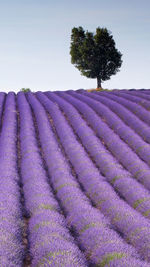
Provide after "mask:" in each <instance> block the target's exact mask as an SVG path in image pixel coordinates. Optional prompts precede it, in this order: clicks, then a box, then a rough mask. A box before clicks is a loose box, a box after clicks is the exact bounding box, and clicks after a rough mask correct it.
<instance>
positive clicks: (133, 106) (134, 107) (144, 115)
mask: <svg viewBox="0 0 150 267" xmlns="http://www.w3.org/2000/svg"><path fill="white" fill-rule="evenodd" d="M101 95H102V96H106V97H108V99H109V98H110V99H112V100H114V101H116V102H117V103H120V104H121V105H123V106H124V107H126V108H127V109H129V110H131V111H132V113H133V114H135V115H136V116H137V117H138V118H140V119H141V120H142V121H144V122H146V123H147V124H148V125H149V126H150V114H149V111H147V110H145V108H143V107H141V106H140V105H139V104H140V103H134V102H133V100H134V98H135V97H134V96H132V95H129V98H130V99H128V100H127V99H126V95H127V94H123V93H120V94H119V93H116V92H111V93H107V92H103V93H102V94H101ZM124 95H125V96H124ZM147 102H148V101H147ZM148 104H149V107H150V103H149V102H148Z"/></svg>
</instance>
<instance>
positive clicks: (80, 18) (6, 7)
mask: <svg viewBox="0 0 150 267" xmlns="http://www.w3.org/2000/svg"><path fill="white" fill-rule="evenodd" d="M149 13H150V1H149V0H126V1H124V0H92V1H91V0H76V1H74V0H53V1H52V0H21V1H20V0H0V91H3V92H9V91H14V92H18V91H19V90H20V89H21V88H30V89H31V90H32V91H48V90H49V91H55V90H62V91H65V90H69V89H73V90H77V89H80V88H83V89H90V88H96V87H97V81H96V79H90V78H86V77H84V76H82V75H81V73H80V71H79V70H78V69H77V68H75V66H74V65H73V64H71V56H70V43H71V31H72V28H73V27H79V26H82V27H83V29H84V30H85V31H87V30H88V31H91V32H93V33H94V32H95V31H96V28H97V27H106V28H107V29H108V30H109V31H111V33H112V35H113V38H114V40H115V43H116V48H117V49H118V50H119V51H120V52H121V53H122V54H123V56H122V60H123V63H122V66H121V68H120V71H119V72H118V73H117V74H116V75H113V76H111V78H110V80H108V81H105V82H103V83H102V87H103V88H107V89H132V88H135V89H141V88H145V89H149V88H150V14H149Z"/></svg>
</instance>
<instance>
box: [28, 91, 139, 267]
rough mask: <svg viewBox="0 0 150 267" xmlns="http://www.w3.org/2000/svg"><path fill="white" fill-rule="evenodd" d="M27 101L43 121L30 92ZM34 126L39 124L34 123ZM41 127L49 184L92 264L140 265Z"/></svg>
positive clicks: (49, 135)
mask: <svg viewBox="0 0 150 267" xmlns="http://www.w3.org/2000/svg"><path fill="white" fill-rule="evenodd" d="M37 95H38V96H39V98H40V100H41V101H42V103H43V101H44V99H43V97H42V95H41V94H40V93H39V94H37ZM29 101H31V104H32V106H33V105H34V107H35V105H36V106H37V110H38V111H39V110H40V116H41V120H42V121H43V118H44V117H45V114H44V111H43V112H42V109H41V108H40V106H39V105H38V104H37V103H35V100H34V99H33V98H32V99H31V95H30V99H29ZM44 103H45V101H44ZM55 108H56V110H57V107H56V106H55V105H54V104H52V103H51V105H50V109H51V111H52V112H53V115H54V118H53V119H54V120H55ZM42 113H43V116H42ZM37 118H38V119H39V115H37ZM38 125H41V124H39V123H38ZM42 127H43V128H42ZM42 127H40V128H41V135H42V133H43V131H44V132H47V136H46V137H45V138H48V140H49V142H50V146H48V144H47V146H48V147H47V149H46V148H45V151H46V152H45V158H46V160H47V161H48V162H51V163H50V164H48V167H49V170H50V173H51V179H52V181H53V186H54V188H55V190H56V192H57V197H58V198H59V199H60V201H61V203H62V205H63V207H64V209H65V210H66V213H67V222H68V224H69V225H70V227H71V226H72V227H73V229H74V230H75V232H76V234H77V237H78V241H79V243H80V245H81V247H82V249H83V250H84V251H85V254H86V257H87V258H88V259H89V260H90V262H91V264H92V266H95V264H99V266H105V264H106V263H109V262H110V263H112V264H113V262H118V263H116V264H118V265H116V266H120V264H121V263H122V262H124V264H125V263H126V265H125V266H127V265H128V264H129V266H132V265H133V266H134V265H135V264H137V265H139V266H140V265H141V266H142V262H140V261H139V260H138V256H137V254H136V252H135V250H134V249H133V248H132V247H130V246H128V245H127V244H126V243H125V242H124V241H123V240H122V239H121V238H120V237H119V236H118V235H117V234H116V233H115V232H114V231H112V230H110V229H109V228H108V226H107V224H108V223H107V220H106V219H105V218H104V216H103V215H102V214H101V213H100V212H99V211H97V209H95V208H93V207H92V206H91V204H90V202H89V200H88V199H87V198H86V196H85V195H84V194H83V193H82V191H81V189H80V188H79V185H78V183H77V182H76V180H75V178H74V177H73V176H72V175H71V172H70V169H69V166H68V165H67V162H66V160H65V158H64V157H63V155H62V153H61V151H60V150H59V147H58V144H57V141H56V140H55V138H54V137H53V135H52V133H51V132H50V129H49V134H48V129H47V126H46V129H45V126H44V125H43V124H42ZM44 141H45V140H44V139H42V138H41V144H42V143H45V142H44ZM51 150H52V152H53V154H52V153H51ZM58 158H59V161H58ZM56 168H57V169H56ZM58 170H59V171H58ZM60 177H61V178H60Z"/></svg>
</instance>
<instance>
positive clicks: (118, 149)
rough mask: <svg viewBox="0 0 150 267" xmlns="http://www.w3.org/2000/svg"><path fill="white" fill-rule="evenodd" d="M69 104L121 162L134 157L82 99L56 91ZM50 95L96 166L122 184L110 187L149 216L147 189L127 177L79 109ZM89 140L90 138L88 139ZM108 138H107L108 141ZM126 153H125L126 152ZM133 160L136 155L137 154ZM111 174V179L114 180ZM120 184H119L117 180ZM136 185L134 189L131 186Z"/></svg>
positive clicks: (149, 198)
mask: <svg viewBox="0 0 150 267" xmlns="http://www.w3.org/2000/svg"><path fill="white" fill-rule="evenodd" d="M59 95H60V96H62V97H64V98H65V99H66V100H67V101H69V102H70V103H71V104H72V105H74V106H75V107H76V108H77V109H78V110H79V111H80V112H81V113H82V114H84V116H85V118H86V119H87V121H88V123H90V124H91V125H92V126H93V128H94V130H95V131H96V132H97V134H98V135H99V136H100V137H101V138H103V141H104V142H105V143H106V145H107V146H108V148H109V149H110V150H111V151H112V152H113V154H115V156H116V157H117V158H118V159H119V160H120V161H123V162H125V163H126V162H127V160H129V161H128V162H131V161H133V163H134V164H135V161H134V159H135V160H136V157H137V156H136V154H135V153H133V152H132V151H130V149H129V148H128V146H127V145H125V144H124V143H123V142H122V141H121V140H120V139H119V138H118V136H117V135H116V134H114V133H113V132H112V131H111V130H110V129H109V127H108V126H107V125H106V124H105V123H104V122H103V121H102V120H101V119H100V118H99V117H98V116H97V114H96V113H95V112H94V111H93V110H92V109H91V108H90V107H88V106H87V105H86V104H85V103H83V102H81V101H79V100H77V99H75V98H73V97H71V96H69V95H67V94H66V93H62V92H61V93H59ZM49 96H51V99H52V100H53V101H56V102H57V103H58V104H59V105H60V107H61V108H62V109H63V110H64V111H65V113H66V115H67V116H68V118H69V121H70V123H71V124H72V127H73V128H74V130H75V131H76V132H77V134H78V136H79V137H80V139H81V141H82V143H83V145H84V146H85V147H86V149H87V150H88V152H89V153H90V155H91V156H92V158H93V159H94V160H95V162H96V163H97V166H99V168H100V169H101V171H102V172H103V173H104V175H106V177H107V179H108V180H109V181H110V182H111V183H112V184H113V183H114V182H115V181H116V180H117V179H120V178H121V181H120V183H121V182H122V183H123V185H124V187H120V188H117V187H115V183H114V187H115V189H116V190H118V192H119V193H120V194H121V195H122V196H123V197H124V198H125V199H126V201H127V202H128V203H129V204H130V205H131V206H132V207H134V208H135V209H137V210H139V211H140V212H141V213H142V214H143V215H145V216H146V217H148V218H150V193H149V192H148V191H147V190H146V189H145V188H144V187H143V186H142V185H141V184H139V183H138V182H137V181H136V180H134V179H132V178H131V177H130V174H129V173H128V172H127V171H125V170H124V169H123V168H122V167H121V166H120V164H118V162H116V161H115V159H114V158H113V157H112V155H111V154H110V153H109V152H108V151H107V150H106V149H105V147H104V145H103V144H102V143H101V142H100V141H99V139H98V138H97V137H96V136H95V134H94V132H93V131H92V130H90V129H89V127H88V126H86V123H85V122H84V120H83V119H82V118H81V116H80V115H79V113H78V112H77V111H76V110H75V108H73V107H72V105H70V104H69V103H67V102H66V101H64V100H63V99H62V98H59V97H58V96H56V95H55V94H51V93H49ZM89 140H90V142H89ZM110 140H111V142H110ZM126 155H127V156H126ZM137 163H140V161H139V162H138V158H137ZM114 177H115V181H114ZM122 178H124V179H125V180H123V179H122ZM120 186H121V184H120ZM135 189H136V190H135Z"/></svg>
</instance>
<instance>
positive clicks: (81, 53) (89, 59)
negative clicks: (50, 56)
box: [70, 27, 122, 88]
mask: <svg viewBox="0 0 150 267" xmlns="http://www.w3.org/2000/svg"><path fill="white" fill-rule="evenodd" d="M70 55H71V63H72V64H74V65H75V67H76V68H77V69H79V70H80V71H81V74H82V75H84V76H86V77H88V78H97V88H100V87H101V82H102V81H106V80H109V79H110V76H111V75H114V74H116V73H117V72H118V71H119V68H120V67H121V64H122V60H121V57H122V54H121V53H120V52H119V51H118V50H117V49H116V48H115V41H114V40H113V36H112V35H111V34H110V32H109V31H108V30H107V29H106V28H99V27H98V28H97V29H96V34H95V35H94V34H93V33H92V32H88V31H86V32H85V31H84V30H83V28H82V27H78V28H75V27H74V28H73V29H72V34H71V47H70Z"/></svg>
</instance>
